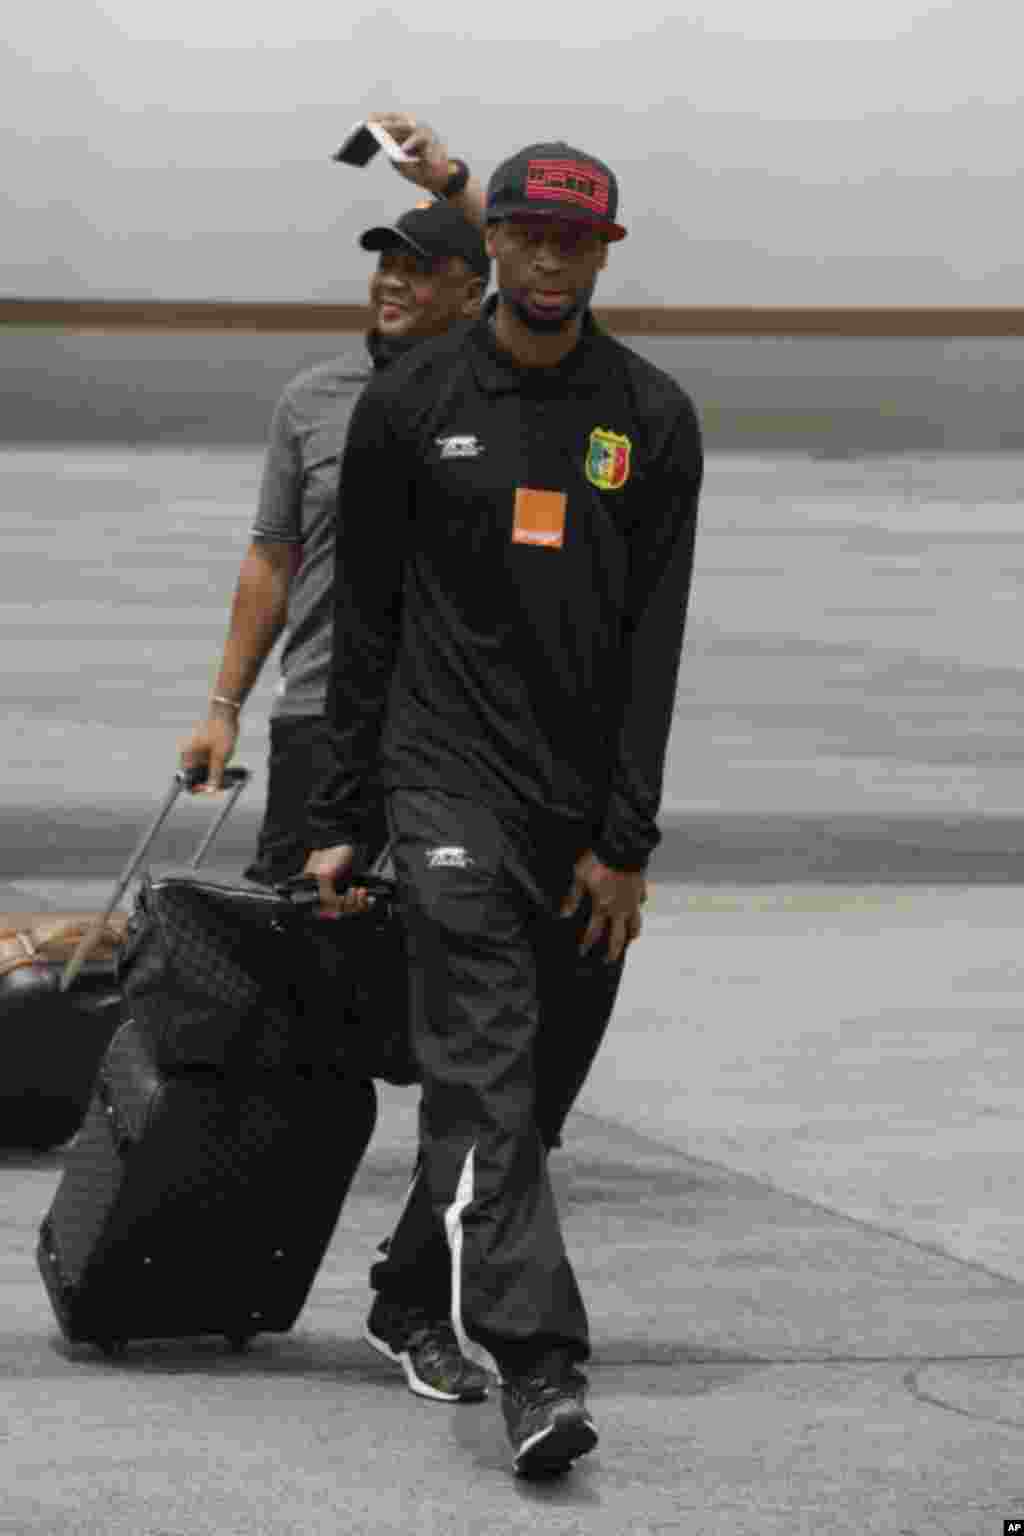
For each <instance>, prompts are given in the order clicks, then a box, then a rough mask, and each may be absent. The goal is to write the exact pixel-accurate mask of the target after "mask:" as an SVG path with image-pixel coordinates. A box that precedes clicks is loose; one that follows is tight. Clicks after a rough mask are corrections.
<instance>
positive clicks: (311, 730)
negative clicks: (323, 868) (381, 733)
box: [245, 715, 386, 885]
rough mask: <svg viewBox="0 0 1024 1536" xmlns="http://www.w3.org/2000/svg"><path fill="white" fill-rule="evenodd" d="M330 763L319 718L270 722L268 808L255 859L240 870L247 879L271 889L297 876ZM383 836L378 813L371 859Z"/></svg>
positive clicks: (309, 843) (308, 849) (310, 846)
mask: <svg viewBox="0 0 1024 1536" xmlns="http://www.w3.org/2000/svg"><path fill="white" fill-rule="evenodd" d="M333 763H334V757H333V753H332V749H331V746H330V744H329V741H328V739H327V736H326V728H325V726H324V722H323V721H322V720H321V718H320V717H319V715H308V716H296V717H294V718H291V717H286V718H284V719H280V720H271V722H270V755H269V757H268V760H267V772H268V782H267V804H266V809H265V811H264V815H263V825H262V826H261V828H260V834H259V841H258V843H257V849H256V858H255V859H254V860H253V862H252V863H251V864H250V865H249V867H248V869H247V870H246V871H245V876H246V879H247V880H258V881H259V882H260V883H261V884H263V885H273V884H275V883H276V882H277V881H279V880H287V879H289V878H290V877H291V876H292V875H298V874H301V872H302V870H303V869H304V867H305V863H306V859H307V858H308V856H309V854H310V852H311V851H312V849H313V847H314V844H313V841H312V838H311V836H310V832H309V825H308V818H309V802H310V798H311V796H312V795H313V792H314V791H315V790H316V788H317V787H318V785H319V784H320V782H321V781H322V780H323V779H324V777H325V776H326V775H327V774H328V773H329V772H330V770H331V768H332V766H333ZM385 837H386V830H385V825H384V816H383V811H382V812H381V815H380V818H379V821H378V824H377V825H376V826H375V827H374V829H373V832H372V835H371V838H370V843H369V846H368V855H369V857H370V858H374V857H375V856H376V855H377V853H379V852H380V850H381V848H383V846H384V841H385Z"/></svg>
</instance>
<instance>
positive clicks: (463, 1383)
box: [363, 1296, 487, 1403]
mask: <svg viewBox="0 0 1024 1536" xmlns="http://www.w3.org/2000/svg"><path fill="white" fill-rule="evenodd" d="M363 1333H364V1336H365V1338H366V1342H367V1343H368V1344H372V1345H373V1347H374V1349H375V1350H377V1352H378V1353H379V1354H381V1355H383V1356H384V1357H385V1358H386V1359H388V1360H393V1361H394V1362H395V1364H396V1365H400V1366H401V1367H402V1370H403V1371H404V1372H405V1379H406V1381H407V1382H408V1383H409V1387H410V1390H411V1391H413V1392H416V1393H418V1394H419V1396H420V1397H430V1398H433V1399H434V1400H435V1401H436V1402H441V1403H479V1402H482V1401H483V1399H484V1398H485V1397H486V1396H487V1373H486V1371H483V1370H481V1368H480V1366H478V1365H474V1364H473V1362H472V1361H471V1360H467V1359H466V1357H465V1355H464V1354H463V1353H462V1351H461V1350H460V1348H459V1343H458V1340H457V1339H456V1337H455V1329H454V1328H453V1327H452V1325H451V1323H450V1321H449V1320H448V1318H446V1317H445V1318H436V1317H429V1316H428V1315H427V1313H426V1312H424V1311H423V1310H422V1309H421V1308H418V1307H403V1306H401V1305H400V1304H399V1303H398V1302H394V1301H385V1300H384V1299H383V1297H381V1296H378V1297H377V1300H376V1301H375V1302H374V1304H373V1306H372V1307H371V1309H370V1315H369V1317H368V1318H367V1319H366V1325H365V1327H364V1329H363Z"/></svg>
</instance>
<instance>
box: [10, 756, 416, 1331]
mask: <svg viewBox="0 0 1024 1536" xmlns="http://www.w3.org/2000/svg"><path fill="white" fill-rule="evenodd" d="M176 781H177V790H180V788H181V787H183V785H184V783H185V782H187V776H186V775H183V774H179V775H176ZM173 799H174V793H172V795H171V796H169V798H168V801H167V802H166V803H165V806H164V808H163V810H162V812H161V816H160V817H158V819H157V822H156V823H155V824H154V827H153V828H151V829H150V832H149V833H148V834H147V836H146V838H144V839H143V842H142V844H140V848H139V849H138V850H137V851H136V854H135V855H133V860H132V861H131V863H130V865H129V868H128V869H127V870H126V872H125V874H124V876H123V877H122V880H121V882H120V883H119V886H118V888H117V890H116V891H115V895H114V899H113V901H112V902H111V907H112V906H113V905H114V903H115V902H116V900H117V899H118V897H119V894H120V893H121V892H123V890H124V889H125V888H126V886H127V884H128V881H129V880H130V879H131V878H132V875H133V874H134V872H135V870H136V869H137V867H138V865H139V864H140V863H141V861H142V858H143V857H144V855H145V852H146V849H147V848H148V845H149V842H150V841H151V839H152V836H153V835H155V831H156V828H157V826H158V825H159V823H160V820H161V819H162V816H163V815H166V813H167V810H168V809H169V806H170V805H171V804H173ZM221 819H222V818H221ZM208 843H209V838H208V839H207V843H206V845H204V846H207V845H208ZM202 852H203V849H200V853H199V855H197V857H199V856H201V854H202ZM361 883H364V882H362V881H361ZM375 889H376V893H377V896H378V897H379V900H380V906H379V907H377V906H376V904H375V908H374V909H371V911H372V912H373V913H374V921H375V923H376V924H377V926H378V927H379V926H380V912H381V911H382V910H383V909H384V908H385V907H386V906H387V901H386V898H387V896H388V894H389V886H388V883H387V882H380V883H379V885H378V886H377V887H376V888H375ZM307 900H310V901H312V902H313V903H314V904H315V892H314V893H307ZM361 921H362V917H361V915H360V916H355V915H354V916H353V917H351V918H345V919H342V920H341V921H339V922H338V923H335V924H330V925H327V924H324V925H317V926H323V927H325V928H326V927H328V926H329V927H331V928H332V929H333V928H337V929H342V928H347V925H348V924H349V923H353V924H359V923H361ZM313 926H314V920H313V919H311V917H310V915H309V912H308V910H305V909H304V908H303V906H302V905H301V902H300V901H299V900H297V899H296V897H295V896H294V895H291V894H282V893H278V892H274V891H269V890H267V889H266V888H265V887H256V886H250V885H248V884H247V883H246V882H239V883H231V882H223V881H217V880H214V879H210V878H209V877H206V876H201V875H198V874H196V873H195V871H194V870H191V871H189V872H187V873H184V874H174V873H171V874H169V875H162V876H160V877H157V878H152V877H148V876H147V877H146V878H145V879H144V881H143V883H142V888H141V890H140V892H139V895H138V898H137V902H136V907H135V911H134V912H133V914H132V918H131V920H130V922H129V926H128V938H127V941H126V944H125V947H124V950H123V951H122V954H121V956H120V960H119V979H120V982H121V987H122V992H123V1005H122V1006H123V1022H122V1024H121V1026H120V1028H119V1029H118V1031H117V1033H116V1034H115V1035H114V1038H113V1040H112V1041H111V1044H110V1046H109V1048H108V1050H107V1052H106V1054H105V1055H104V1058H103V1061H102V1063H101V1066H100V1070H99V1073H98V1077H97V1081H96V1090H95V1093H94V1095H93V1098H92V1102H91V1105H90V1108H89V1112H88V1115H87V1117H86V1121H85V1124H84V1126H83V1128H82V1130H81V1132H80V1133H79V1135H78V1137H77V1138H76V1140H75V1142H74V1143H73V1145H72V1146H71V1148H70V1149H69V1152H68V1155H67V1158H66V1163H65V1169H64V1175H63V1178H62V1180H61V1183H60V1185H59V1186H58V1189H57V1192H56V1194H55V1196H54V1199H53V1203H52V1205H51V1207H50V1210H49V1212H48V1213H47V1216H46V1217H45V1219H44V1221H43V1223H42V1226H41V1228H40V1236H39V1244H38V1249H37V1260H38V1264H39V1268H40V1272H41V1274H42V1276H43V1280H44V1283H45V1284H46V1287H47V1290H48V1292H49V1295H50V1300H51V1303H52V1305H53V1308H54V1312H55V1314H56V1316H57V1319H58V1321H59V1323H60V1326H61V1328H62V1330H63V1332H64V1334H65V1335H66V1336H67V1337H68V1338H69V1339H70V1340H72V1341H75V1342H91V1343H95V1344H98V1345H99V1346H100V1347H101V1348H103V1349H105V1350H116V1349H117V1348H119V1347H120V1346H122V1345H124V1344H126V1343H127V1342H128V1341H129V1340H132V1339H145V1338H170V1337H182V1336H187V1335H194V1334H205V1333H221V1334H224V1335H225V1336H226V1337H227V1338H228V1339H229V1340H230V1341H231V1342H232V1343H233V1344H234V1345H236V1346H241V1345H242V1344H244V1342H245V1341H247V1340H248V1339H249V1338H250V1337H252V1335H253V1334H255V1333H259V1332H265V1331H274V1332H283V1331H286V1330H287V1329H289V1328H291V1327H292V1325H293V1324H294V1322H295V1319H296V1318H297V1316H298V1314H299V1312H300V1311H301V1308H302V1306H303V1304H304V1302H305V1299H306V1296H307V1294H308V1292H309V1289H310V1286H311V1285H312V1282H313V1279H314V1277H315V1275H316V1271H317V1269H318V1267H319V1264H320V1261H321V1259H322V1256H323V1253H324V1250H325V1248H326V1246H327V1244H328V1242H329V1241H330V1237H331V1234H332V1232H333V1230H334V1227H335V1224H336V1222H337V1219H338V1215H339V1212H340V1209H341V1204H342V1201H343V1200H344V1197H345V1195H346V1193H347V1191H348V1187H349V1184H350V1182H351V1179H352V1176H353V1174H354V1172H355V1169H356V1167H357V1166H358V1163H359V1161H360V1159H361V1157H362V1155H363V1152H364V1151H365V1148H366V1146H367V1144H368V1142H369V1139H370V1135H371V1133H372V1130H373V1125H374V1122H375V1118H376V1092H375V1089H374V1087H373V1084H372V1081H371V1080H370V1078H369V1076H368V1075H366V1074H365V1073H362V1072H357V1071H354V1070H353V1069H352V1065H351V1060H349V1061H346V1058H345V1053H344V1051H343V1050H341V1049H339V1042H340V1041H343V1040H344V1038H345V1037H346V1036H347V1035H349V1034H352V1033H353V1032H354V1031H353V1029H352V1028H351V1025H352V1022H353V1021H352V1019H351V1017H350V1015H349V1011H348V1008H347V1006H346V1002H345V999H344V998H343V997H342V998H338V997H337V996H336V997H335V998H334V999H333V1011H332V1014H331V1015H330V1017H328V1016H327V1015H325V1011H324V999H323V997H322V995H321V993H320V991H319V989H318V988H316V987H314V988H313V989H312V991H310V989H308V988H307V987H306V986H305V982H304V971H305V960H304V957H303V951H302V938H303V935H305V934H308V933H309V932H310V930H311V928H312V927H313ZM350 931H351V932H352V933H353V938H351V939H348V940H346V941H345V944H344V945H343V946H342V947H347V948H349V949H350V950H352V951H353V952H358V950H359V949H360V945H359V943H358V941H357V940H356V938H355V936H354V930H350ZM296 953H298V955H299V956H300V959H299V960H298V961H297V962H296V960H295V955H296ZM76 959H77V960H78V961H79V963H80V960H81V957H80V956H78V957H76ZM73 969H74V967H73V965H69V967H68V972H73Z"/></svg>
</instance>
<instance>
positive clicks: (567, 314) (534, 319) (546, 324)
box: [498, 279, 597, 336]
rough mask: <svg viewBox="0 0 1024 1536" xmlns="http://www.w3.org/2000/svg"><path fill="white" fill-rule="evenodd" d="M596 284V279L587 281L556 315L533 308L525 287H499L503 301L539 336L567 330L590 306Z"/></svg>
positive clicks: (554, 334)
mask: <svg viewBox="0 0 1024 1536" xmlns="http://www.w3.org/2000/svg"><path fill="white" fill-rule="evenodd" d="M596 286H597V280H596V279H595V280H594V282H592V283H587V284H586V286H585V287H583V288H580V289H579V290H578V291H577V293H576V295H575V297H574V298H573V301H572V303H571V305H570V306H569V308H568V309H560V310H559V311H558V312H557V314H554V315H542V314H539V313H538V311H537V310H535V309H531V308H530V307H529V305H528V304H527V302H526V293H527V290H526V289H525V288H500V287H499V289H498V293H499V295H500V296H501V299H502V302H503V303H505V304H507V305H508V307H509V309H511V310H512V312H513V313H514V314H515V316H516V319H517V320H521V321H522V323H523V325H525V326H526V329H527V330H528V331H533V332H534V334H535V335H537V336H556V335H557V334H558V332H559V331H564V330H566V329H567V328H568V327H569V326H570V325H571V324H572V323H573V321H574V320H575V319H576V318H577V316H578V315H582V313H583V311H584V310H585V309H588V308H589V307H590V301H591V299H592V298H593V296H594V289H595V288H596Z"/></svg>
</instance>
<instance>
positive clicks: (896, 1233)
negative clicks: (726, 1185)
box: [576, 1109, 1024, 1292]
mask: <svg viewBox="0 0 1024 1536" xmlns="http://www.w3.org/2000/svg"><path fill="white" fill-rule="evenodd" d="M576 1113H577V1114H578V1115H579V1116H580V1118H581V1119H587V1120H591V1121H594V1122H595V1123H596V1124H598V1125H606V1126H609V1127H612V1128H614V1129H615V1130H617V1131H626V1132H628V1133H629V1135H631V1136H634V1137H635V1138H636V1139H637V1140H638V1141H643V1142H646V1143H647V1144H648V1145H649V1146H651V1147H656V1148H657V1150H658V1151H659V1152H661V1153H669V1154H672V1155H674V1156H675V1157H676V1158H677V1159H678V1160H679V1161H680V1162H685V1163H689V1164H691V1165H692V1166H694V1167H698V1168H707V1169H709V1170H711V1171H713V1172H715V1173H719V1174H727V1175H728V1176H729V1177H730V1178H733V1179H743V1180H744V1181H745V1182H746V1183H748V1184H751V1185H753V1186H754V1187H755V1188H757V1189H763V1190H769V1191H771V1193H772V1194H773V1195H778V1196H779V1197H780V1198H781V1199H783V1200H790V1201H792V1202H793V1204H794V1205H798V1206H803V1207H804V1208H805V1209H807V1210H813V1211H820V1212H822V1213H823V1214H824V1215H826V1216H831V1217H832V1218H833V1219H834V1220H836V1221H842V1222H845V1223H846V1224H847V1225H848V1226H851V1227H855V1228H856V1229H857V1231H859V1232H869V1233H871V1235H872V1236H874V1237H885V1238H888V1239H889V1241H890V1242H894V1243H900V1244H901V1245H902V1246H903V1247H905V1248H911V1249H913V1251H914V1252H915V1253H920V1254H926V1255H927V1256H928V1257H929V1258H932V1259H943V1260H945V1262H946V1263H948V1264H955V1265H957V1267H958V1268H960V1269H966V1270H970V1271H971V1273H972V1274H978V1275H984V1276H985V1277H986V1278H987V1279H989V1280H997V1281H999V1282H1000V1284H1001V1285H1004V1286H1013V1287H1014V1289H1015V1290H1020V1291H1022V1292H1024V1279H1021V1278H1020V1277H1018V1276H1017V1275H1011V1274H1007V1273H1006V1272H1005V1271H1004V1270H1001V1269H995V1268H993V1266H992V1265H990V1264H985V1263H983V1262H982V1260H981V1259H965V1258H964V1257H963V1256H962V1255H961V1254H958V1253H952V1252H950V1250H949V1249H948V1248H944V1247H943V1246H942V1244H941V1243H934V1242H926V1241H925V1240H924V1239H923V1238H916V1237H911V1236H910V1235H909V1233H907V1232H904V1231H903V1230H901V1228H899V1227H887V1226H885V1225H883V1223H881V1222H877V1221H866V1220H865V1219H864V1218H863V1217H860V1216H851V1215H850V1214H849V1212H848V1211H844V1210H842V1209H841V1207H839V1206H836V1205H828V1204H826V1202H825V1201H823V1200H815V1199H814V1197H813V1196H812V1195H804V1194H800V1193H799V1192H797V1191H795V1190H791V1189H786V1187H785V1186H784V1185H782V1184H776V1183H775V1181H774V1180H773V1179H769V1178H766V1177H765V1176H764V1175H762V1174H756V1173H748V1172H747V1171H746V1170H745V1169H743V1168H734V1167H733V1166H732V1165H731V1164H730V1163H724V1162H721V1161H720V1160H718V1159H715V1158H710V1157H701V1156H700V1155H699V1154H698V1153H696V1152H690V1151H687V1150H686V1149H685V1148H684V1147H680V1146H678V1145H676V1144H675V1143H673V1142H670V1141H664V1140H662V1139H661V1138H659V1137H657V1136H652V1135H651V1133H650V1132H649V1131H640V1130H637V1129H636V1127H635V1126H631V1125H629V1124H628V1123H627V1122H626V1121H625V1120H618V1119H616V1118H615V1117H614V1116H613V1115H608V1114H595V1113H594V1111H593V1110H588V1109H578V1110H577V1111H576Z"/></svg>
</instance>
